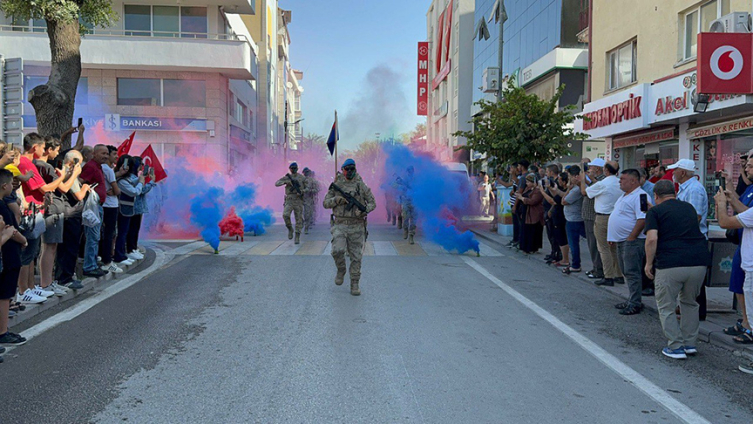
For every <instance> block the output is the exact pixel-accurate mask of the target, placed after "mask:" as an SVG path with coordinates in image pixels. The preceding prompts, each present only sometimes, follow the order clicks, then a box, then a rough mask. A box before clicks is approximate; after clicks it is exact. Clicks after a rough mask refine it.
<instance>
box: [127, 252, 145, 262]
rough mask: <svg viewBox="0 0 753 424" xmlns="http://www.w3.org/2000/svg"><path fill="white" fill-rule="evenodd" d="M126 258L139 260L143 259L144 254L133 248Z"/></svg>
mask: <svg viewBox="0 0 753 424" xmlns="http://www.w3.org/2000/svg"><path fill="white" fill-rule="evenodd" d="M128 258H130V259H133V260H136V261H140V260H142V259H144V255H143V254H141V252H139V251H138V250H134V251H133V252H131V253H129V254H128Z"/></svg>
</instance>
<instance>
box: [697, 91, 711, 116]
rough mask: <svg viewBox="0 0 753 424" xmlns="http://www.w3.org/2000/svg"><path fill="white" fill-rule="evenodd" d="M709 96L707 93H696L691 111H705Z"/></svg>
mask: <svg viewBox="0 0 753 424" xmlns="http://www.w3.org/2000/svg"><path fill="white" fill-rule="evenodd" d="M709 100H710V96H709V95H708V94H697V95H696V98H695V106H693V112H695V113H706V109H707V108H708V107H709Z"/></svg>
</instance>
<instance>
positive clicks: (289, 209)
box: [282, 202, 303, 233]
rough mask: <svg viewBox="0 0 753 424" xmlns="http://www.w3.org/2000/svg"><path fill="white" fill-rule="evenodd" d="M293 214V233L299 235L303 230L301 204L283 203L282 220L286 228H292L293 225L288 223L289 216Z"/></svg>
mask: <svg viewBox="0 0 753 424" xmlns="http://www.w3.org/2000/svg"><path fill="white" fill-rule="evenodd" d="M293 213H295V232H296V233H300V232H301V230H302V229H303V202H285V208H284V209H283V210H282V219H283V220H284V221H285V226H286V227H288V228H293V223H292V222H291V221H290V215H292V214H293Z"/></svg>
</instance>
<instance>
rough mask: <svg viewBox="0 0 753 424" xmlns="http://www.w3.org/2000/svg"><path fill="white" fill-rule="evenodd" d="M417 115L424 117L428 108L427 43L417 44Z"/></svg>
mask: <svg viewBox="0 0 753 424" xmlns="http://www.w3.org/2000/svg"><path fill="white" fill-rule="evenodd" d="M417 94H418V102H417V103H416V104H417V107H418V115H419V116H426V115H427V114H428V108H429V43H428V42H427V41H422V42H420V43H418V93H417Z"/></svg>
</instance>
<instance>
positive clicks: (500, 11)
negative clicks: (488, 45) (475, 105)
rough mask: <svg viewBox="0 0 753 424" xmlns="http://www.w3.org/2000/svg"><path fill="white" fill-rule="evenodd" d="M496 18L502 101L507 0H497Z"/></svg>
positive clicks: (498, 96)
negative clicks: (497, 23) (497, 22)
mask: <svg viewBox="0 0 753 424" xmlns="http://www.w3.org/2000/svg"><path fill="white" fill-rule="evenodd" d="M492 13H494V16H495V18H496V19H497V20H498V21H499V90H498V91H497V101H498V102H501V101H502V65H503V58H504V52H505V21H507V10H506V9H505V0H497V7H496V10H494V11H493V12H492Z"/></svg>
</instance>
